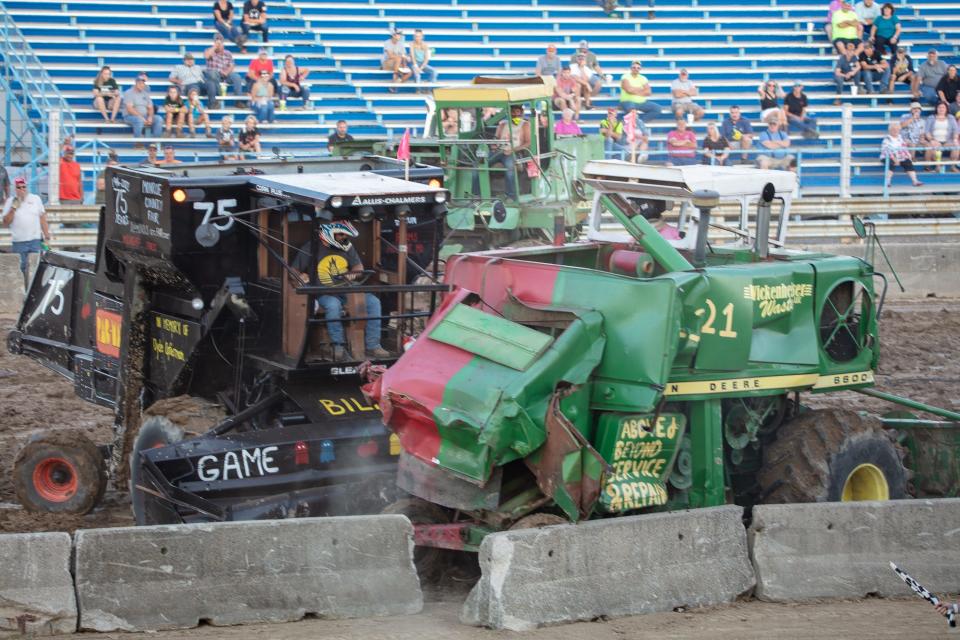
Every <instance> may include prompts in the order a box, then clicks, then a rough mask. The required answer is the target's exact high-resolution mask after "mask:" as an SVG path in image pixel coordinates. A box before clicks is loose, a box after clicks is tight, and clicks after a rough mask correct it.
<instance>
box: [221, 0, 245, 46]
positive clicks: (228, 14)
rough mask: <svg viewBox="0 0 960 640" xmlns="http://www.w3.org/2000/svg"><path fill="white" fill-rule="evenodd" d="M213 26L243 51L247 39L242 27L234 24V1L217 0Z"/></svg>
mask: <svg viewBox="0 0 960 640" xmlns="http://www.w3.org/2000/svg"><path fill="white" fill-rule="evenodd" d="M213 26H214V28H215V29H216V30H217V31H218V32H219V34H220V35H221V36H222V37H224V38H226V39H228V40H231V41H233V42H234V43H236V45H237V46H238V47H240V51H241V52H242V51H243V50H244V49H243V47H244V44H246V42H247V39H246V37H244V35H243V30H242V29H241V28H240V27H235V26H234V25H233V3H232V2H229V1H228V0H216V1H215V2H214V3H213Z"/></svg>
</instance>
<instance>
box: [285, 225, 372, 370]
mask: <svg viewBox="0 0 960 640" xmlns="http://www.w3.org/2000/svg"><path fill="white" fill-rule="evenodd" d="M358 235H360V234H359V233H358V232H357V229H356V228H355V227H354V226H353V225H352V224H350V223H349V222H346V221H338V222H328V223H325V224H321V225H320V246H319V249H318V251H317V262H316V279H317V283H318V284H319V285H321V286H325V287H336V286H343V287H348V286H349V285H350V282H351V281H353V280H356V279H357V278H358V277H359V276H360V274H361V272H362V271H363V263H362V262H361V261H360V256H359V255H358V254H357V250H356V249H355V248H354V246H353V244H351V243H350V239H351V238H356V237H357V236H358ZM311 262H312V260H311V257H310V243H309V242H308V243H306V244H305V245H303V246H302V247H300V253H299V254H298V255H297V257H296V258H295V259H294V261H293V265H292V266H293V268H294V269H296V270H297V271H299V272H300V274H301V276H302V277H303V279H304V280H309V276H308V274H307V273H306V272H307V270H308V269H309V268H310V264H311ZM364 298H365V300H366V307H367V311H366V315H367V317H369V318H370V319H369V320H367V321H366V323H367V325H366V329H365V330H364V347H365V349H366V354H365V356H366V357H367V358H387V357H389V356H390V353H389V352H388V351H387V350H386V349H384V348H383V347H382V346H380V318H379V316H380V314H381V311H380V300H379V298H377V297H376V296H375V295H373V294H372V293H366V294H364ZM346 301H347V298H346V295H329V294H327V295H322V296H319V297H318V298H317V307H316V309H315V310H314V312H315V313H319V312H320V310H321V309H322V310H323V313H324V317H325V318H326V319H327V325H326V326H327V334H328V335H329V336H330V342H332V343H333V359H334V360H350V359H353V358H352V357H351V356H355V355H356V354H350V352H349V351H348V350H347V339H346V335H345V334H344V331H343V323H342V322H340V318H341V317H342V316H343V305H344V304H345V303H346ZM357 359H359V358H357Z"/></svg>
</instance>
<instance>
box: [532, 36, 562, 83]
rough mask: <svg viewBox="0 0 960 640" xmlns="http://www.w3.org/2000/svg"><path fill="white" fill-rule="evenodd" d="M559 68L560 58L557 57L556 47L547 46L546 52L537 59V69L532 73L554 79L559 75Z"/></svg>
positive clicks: (553, 45) (552, 45)
mask: <svg viewBox="0 0 960 640" xmlns="http://www.w3.org/2000/svg"><path fill="white" fill-rule="evenodd" d="M561 66H562V65H561V64H560V56H558V55H557V45H555V44H551V45H547V52H546V53H545V54H543V55H542V56H540V57H539V58H537V68H536V70H535V71H534V73H536V74H537V75H538V76H553V77H554V78H556V77H557V76H559V75H560V69H561Z"/></svg>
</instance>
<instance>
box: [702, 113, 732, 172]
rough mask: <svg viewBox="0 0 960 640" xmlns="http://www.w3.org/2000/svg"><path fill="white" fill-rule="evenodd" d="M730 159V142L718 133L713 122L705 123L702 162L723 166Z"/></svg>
mask: <svg viewBox="0 0 960 640" xmlns="http://www.w3.org/2000/svg"><path fill="white" fill-rule="evenodd" d="M729 159H730V143H729V142H728V141H727V139H726V138H724V137H723V136H721V135H720V131H719V130H718V129H717V125H716V123H714V122H708V123H707V137H705V138H704V139H703V164H712V165H719V166H723V165H726V164H727V161H728V160H729Z"/></svg>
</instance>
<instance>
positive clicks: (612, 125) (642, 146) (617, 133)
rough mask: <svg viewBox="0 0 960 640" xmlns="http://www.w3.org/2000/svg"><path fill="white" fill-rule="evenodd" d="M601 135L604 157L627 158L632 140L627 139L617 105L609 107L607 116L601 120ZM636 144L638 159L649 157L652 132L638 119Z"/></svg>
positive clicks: (635, 132) (635, 135) (635, 133)
mask: <svg viewBox="0 0 960 640" xmlns="http://www.w3.org/2000/svg"><path fill="white" fill-rule="evenodd" d="M600 135H601V136H603V151H604V157H607V158H619V159H620V160H626V159H627V154H628V153H629V151H630V141H629V140H627V136H626V131H625V129H624V124H623V121H622V120H620V119H619V118H618V113H617V109H616V107H608V108H607V117H606V118H604V119H603V120H601V121H600ZM634 146H635V147H636V149H637V151H638V156H637V159H638V160H640V161H642V160H645V159H646V158H647V150H648V149H649V147H650V133H649V131H648V130H647V125H645V124H644V123H643V120H637V126H636V128H635V131H634Z"/></svg>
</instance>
